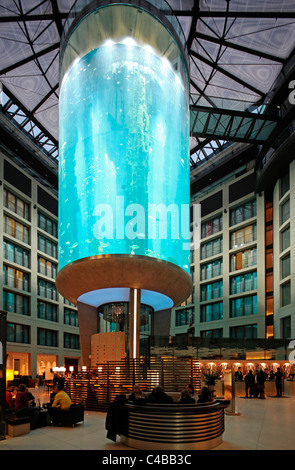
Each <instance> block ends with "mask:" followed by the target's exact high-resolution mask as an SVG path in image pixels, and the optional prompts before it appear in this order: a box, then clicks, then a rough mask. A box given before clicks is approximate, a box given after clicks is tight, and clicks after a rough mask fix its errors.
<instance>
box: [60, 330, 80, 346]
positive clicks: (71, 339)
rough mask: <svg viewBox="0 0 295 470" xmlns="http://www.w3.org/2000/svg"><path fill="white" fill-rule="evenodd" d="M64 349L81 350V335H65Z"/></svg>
mask: <svg viewBox="0 0 295 470" xmlns="http://www.w3.org/2000/svg"><path fill="white" fill-rule="evenodd" d="M64 348H68V349H80V338H79V335H73V334H71V333H64Z"/></svg>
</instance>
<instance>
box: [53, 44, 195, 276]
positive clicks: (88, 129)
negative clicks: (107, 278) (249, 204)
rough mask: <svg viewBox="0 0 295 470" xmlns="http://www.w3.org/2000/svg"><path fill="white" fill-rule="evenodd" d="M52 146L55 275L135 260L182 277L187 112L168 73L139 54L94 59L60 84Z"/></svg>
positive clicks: (94, 54) (133, 50)
mask: <svg viewBox="0 0 295 470" xmlns="http://www.w3.org/2000/svg"><path fill="white" fill-rule="evenodd" d="M172 101H173V104H172ZM59 140H60V165H59V168H60V175H59V201H60V206H59V224H60V225H59V242H60V248H59V268H60V269H61V268H62V267H64V266H65V265H67V264H68V263H71V262H73V261H76V260H78V259H81V258H85V257H89V256H94V255H107V254H131V255H132V254H135V255H143V256H150V257H154V258H159V259H163V260H166V261H169V262H172V263H174V264H176V265H178V266H180V267H182V268H183V269H185V270H186V271H187V272H189V265H190V261H189V256H190V252H189V250H188V249H183V243H185V244H186V245H187V242H188V241H189V197H190V187H189V184H190V179H189V112H188V101H187V97H186V94H185V89H184V87H183V84H182V83H181V81H180V79H179V77H178V76H177V74H176V73H175V72H174V70H173V68H172V67H171V65H170V64H169V63H168V62H167V61H165V60H163V59H162V58H160V57H158V56H157V55H156V54H155V53H153V52H151V51H150V50H147V49H145V48H144V47H138V46H132V47H130V46H127V45H124V44H113V45H111V46H104V47H101V48H99V49H96V50H94V51H91V52H90V53H89V54H87V55H86V56H85V57H83V58H82V59H80V60H79V61H78V62H76V63H74V64H73V65H72V67H71V69H70V70H69V71H68V73H67V75H66V76H65V77H64V80H63V83H62V86H61V94H60V139H59ZM160 205H162V206H160ZM156 209H162V210H160V211H157V210H156ZM181 222H184V223H183V224H182V223H181Z"/></svg>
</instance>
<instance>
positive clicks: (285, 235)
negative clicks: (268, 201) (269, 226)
mask: <svg viewBox="0 0 295 470" xmlns="http://www.w3.org/2000/svg"><path fill="white" fill-rule="evenodd" d="M289 246H290V227H288V228H286V229H285V230H283V231H282V232H281V251H284V250H286V249H287V248H289Z"/></svg>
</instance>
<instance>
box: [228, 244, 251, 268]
mask: <svg viewBox="0 0 295 470" xmlns="http://www.w3.org/2000/svg"><path fill="white" fill-rule="evenodd" d="M230 262H231V271H238V270H239V269H244V268H248V267H250V266H255V265H256V264H257V249H256V248H251V249H250V250H244V251H239V252H238V253H234V254H233V255H231V257H230Z"/></svg>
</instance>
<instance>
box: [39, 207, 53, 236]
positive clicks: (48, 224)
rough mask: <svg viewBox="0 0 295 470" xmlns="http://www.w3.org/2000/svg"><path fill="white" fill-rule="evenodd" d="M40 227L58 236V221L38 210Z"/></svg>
mask: <svg viewBox="0 0 295 470" xmlns="http://www.w3.org/2000/svg"><path fill="white" fill-rule="evenodd" d="M38 227H39V228H41V229H42V230H44V231H45V232H47V233H49V234H50V235H52V236H53V237H55V238H57V223H56V222H55V221H54V220H52V219H50V218H49V217H46V216H45V215H44V214H41V212H38Z"/></svg>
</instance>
